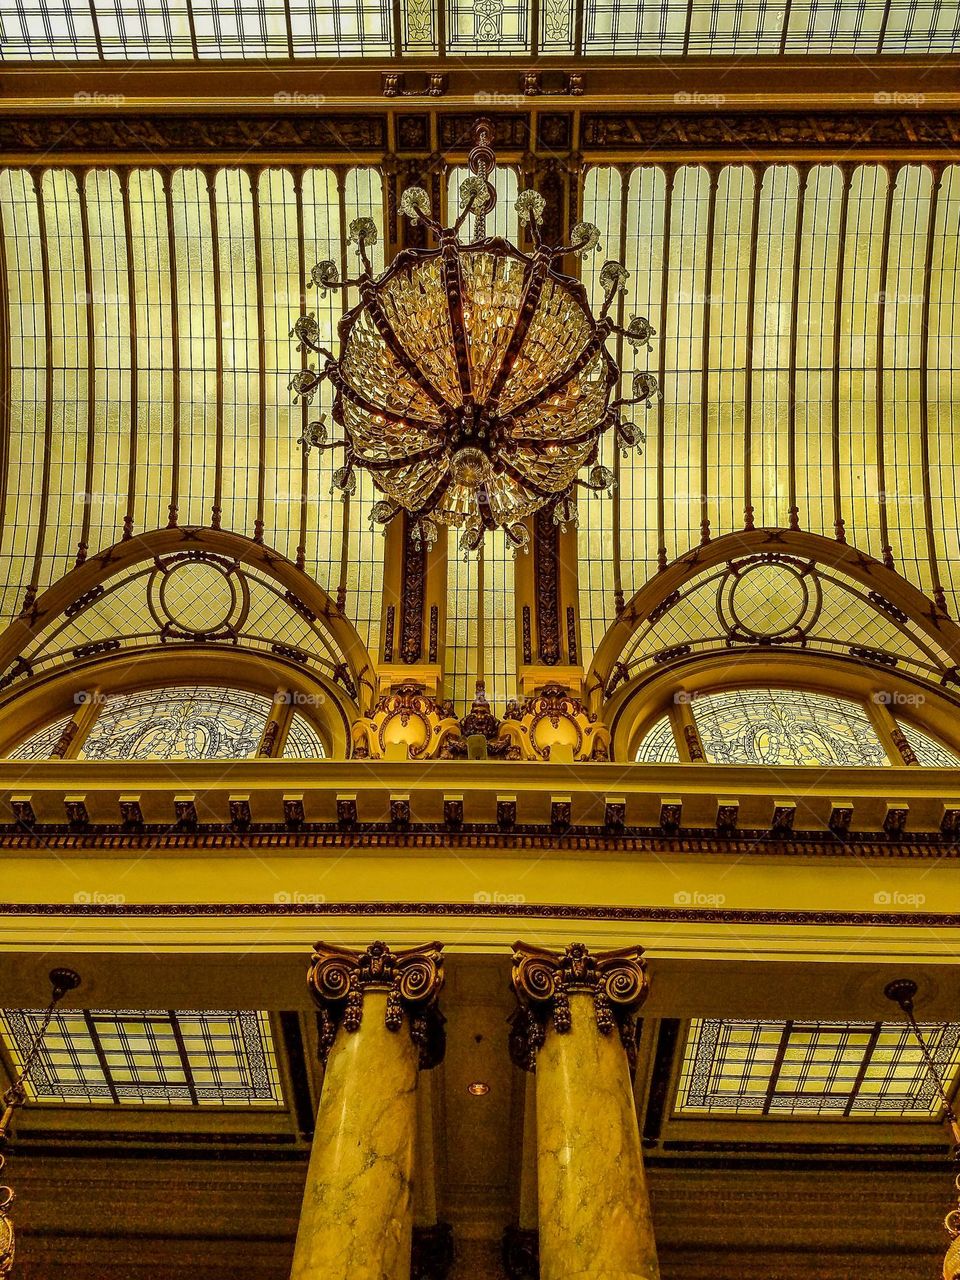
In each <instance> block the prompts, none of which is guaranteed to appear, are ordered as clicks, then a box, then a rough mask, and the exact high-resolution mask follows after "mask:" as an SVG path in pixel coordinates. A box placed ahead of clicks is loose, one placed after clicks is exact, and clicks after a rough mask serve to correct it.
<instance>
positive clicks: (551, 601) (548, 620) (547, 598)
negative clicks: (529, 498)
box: [533, 507, 560, 667]
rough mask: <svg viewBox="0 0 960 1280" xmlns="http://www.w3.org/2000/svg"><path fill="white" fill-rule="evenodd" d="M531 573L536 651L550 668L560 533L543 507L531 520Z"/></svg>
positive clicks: (555, 654) (556, 629)
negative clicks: (533, 591)
mask: <svg viewBox="0 0 960 1280" xmlns="http://www.w3.org/2000/svg"><path fill="white" fill-rule="evenodd" d="M533 573H534V578H535V580H536V608H537V652H538V654H539V657H540V661H541V662H543V663H545V664H546V666H548V667H554V666H556V664H557V663H558V662H559V661H560V530H559V529H558V528H557V526H556V525H555V524H554V523H553V512H552V511H550V510H548V509H547V508H546V507H542V508H541V509H540V510H539V511H538V512H537V514H536V515H535V516H534V519H533Z"/></svg>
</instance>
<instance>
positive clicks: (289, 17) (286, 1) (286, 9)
mask: <svg viewBox="0 0 960 1280" xmlns="http://www.w3.org/2000/svg"><path fill="white" fill-rule="evenodd" d="M283 21H284V27H285V30H286V33H287V56H288V57H289V59H290V61H291V62H292V61H293V59H294V57H295V56H296V55H295V54H294V52H293V14H292V13H291V12H290V0H283Z"/></svg>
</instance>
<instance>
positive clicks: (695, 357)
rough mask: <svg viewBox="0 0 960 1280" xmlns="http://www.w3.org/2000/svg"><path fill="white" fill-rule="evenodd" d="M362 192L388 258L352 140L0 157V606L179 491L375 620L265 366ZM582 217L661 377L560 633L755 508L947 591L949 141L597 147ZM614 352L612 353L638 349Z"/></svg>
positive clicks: (506, 589)
mask: <svg viewBox="0 0 960 1280" xmlns="http://www.w3.org/2000/svg"><path fill="white" fill-rule="evenodd" d="M456 177H457V175H456V174H455V173H454V174H451V181H453V182H455V181H456ZM499 179H500V182H501V184H503V185H504V191H505V195H504V198H503V199H502V201H501V205H500V208H499V210H498V215H497V216H498V218H500V219H501V221H502V223H503V225H502V226H501V225H500V224H499V223H498V226H497V229H498V230H501V231H507V232H509V233H511V234H512V231H513V220H514V219H515V214H514V212H513V209H512V199H511V198H510V195H509V192H506V187H507V186H511V189H512V184H514V183H515V178H514V175H513V173H512V172H511V171H510V170H509V168H507V167H505V168H503V169H502V170H501V172H500V175H499ZM358 214H359V215H367V216H371V217H373V218H374V219H375V221H376V222H377V224H378V226H379V227H380V229H381V235H380V243H379V244H378V245H377V247H376V252H377V253H379V254H381V255H382V251H383V227H384V211H383V187H382V182H381V177H380V174H379V172H378V171H377V170H376V169H374V168H371V167H355V168H350V169H338V170H334V169H332V168H310V167H305V168H300V167H292V166H287V167H281V166H272V167H265V168H262V169H239V168H220V169H214V168H210V169H205V168H201V167H192V166H186V167H181V168H174V169H172V170H165V171H161V170H160V169H153V168H139V169H137V168H135V169H131V170H128V169H108V168H102V169H91V170H89V171H87V172H86V173H77V172H75V171H72V170H67V169H55V168H51V169H47V170H41V169H35V170H29V171H28V170H23V169H12V170H5V171H0V219H2V232H3V234H2V240H0V248H2V253H3V259H2V262H0V280H2V284H3V288H4V290H5V294H6V299H7V305H6V308H5V310H6V315H7V320H8V325H9V344H8V345H4V346H3V351H4V354H5V355H6V358H7V359H9V367H8V369H7V370H5V371H4V373H5V376H6V377H7V379H8V383H7V385H9V386H10V388H11V395H10V397H9V398H8V400H7V401H6V404H5V406H4V416H3V420H2V422H0V498H2V516H3V529H2V535H0V569H2V574H3V579H2V586H0V621H2V620H9V619H11V618H12V617H14V616H16V614H17V613H18V612H19V609H20V608H21V606H22V604H23V600H24V598H25V595H26V592H27V590H28V588H29V587H30V586H35V587H38V588H41V589H42V588H43V587H44V586H46V585H48V584H49V583H50V582H51V581H53V580H55V579H56V578H58V577H60V576H61V575H62V574H63V573H65V572H66V571H67V570H68V569H70V568H71V567H72V566H73V564H74V562H75V560H76V559H77V556H78V554H79V555H80V557H81V558H82V557H84V556H89V555H92V554H93V553H94V552H96V551H97V550H98V549H100V548H102V547H105V546H108V545H110V544H111V543H113V542H115V541H117V540H118V539H119V538H120V537H121V535H122V533H123V530H124V524H125V519H127V521H128V524H129V528H130V529H131V530H132V531H133V532H134V533H140V532H143V531H146V530H149V529H154V528H158V527H164V526H166V525H167V523H168V521H169V520H170V518H171V509H174V511H175V515H176V518H177V519H178V520H179V522H180V523H181V524H205V525H210V524H216V523H218V522H219V524H220V525H221V526H222V528H224V529H228V530H233V531H237V532H239V533H242V534H246V535H248V536H261V537H262V538H263V541H264V542H265V543H266V544H267V545H268V546H271V547H275V548H276V549H278V550H279V551H281V552H282V553H283V554H284V555H286V556H288V557H289V558H290V559H291V560H294V561H299V562H301V563H302V564H303V567H304V568H305V569H306V570H307V572H308V573H310V574H311V576H313V577H314V578H316V580H317V581H318V582H320V584H321V585H322V586H324V587H325V588H326V589H327V590H328V591H330V593H331V595H333V596H336V595H337V594H338V592H342V593H343V597H344V599H345V608H346V613H347V616H348V617H349V618H350V619H351V621H353V622H355V623H356V624H357V626H358V628H359V630H360V633H361V635H362V636H363V638H364V639H365V640H367V641H368V642H369V643H371V645H372V646H373V647H375V645H376V635H377V627H378V624H379V614H380V604H381V581H382V580H381V573H380V569H379V561H380V559H381V557H382V553H383V540H382V538H381V537H380V535H379V534H378V533H374V532H373V531H372V530H371V528H370V525H369V523H368V520H367V515H368V510H369V490H370V481H369V479H368V478H366V477H364V478H363V479H362V480H361V491H360V492H359V493H358V495H357V496H356V497H355V498H353V499H352V500H351V501H350V502H348V503H347V504H346V505H344V504H342V503H341V502H340V500H339V497H334V495H333V494H332V493H331V484H330V478H331V473H332V470H333V468H334V467H336V466H337V465H339V464H338V462H337V460H336V459H335V457H333V456H331V455H330V454H325V455H323V458H322V460H321V461H320V462H319V464H318V461H317V458H316V455H315V456H314V457H313V458H311V459H310V460H309V461H305V460H304V459H303V458H302V456H301V453H300V450H299V449H298V447H297V444H296V440H297V436H298V435H299V434H300V431H301V428H302V419H301V415H300V410H299V409H295V408H294V407H293V406H292V404H291V397H290V392H289V391H288V388H287V383H288V381H289V377H290V372H291V369H292V368H293V367H294V365H295V362H296V360H297V357H296V356H295V353H294V348H293V343H292V341H291V339H290V337H289V331H290V326H291V324H292V321H293V319H294V318H295V316H296V315H297V313H298V312H299V310H300V306H301V283H300V282H301V280H302V279H303V278H304V275H305V272H306V270H307V269H308V268H309V266H310V265H312V263H313V262H314V261H316V260H317V259H319V258H326V257H332V258H334V259H335V260H337V261H338V262H339V263H340V264H341V269H342V270H343V272H344V274H348V273H349V272H348V268H349V265H350V263H349V258H348V249H347V245H346V239H347V232H346V228H347V224H348V223H349V221H350V219H352V218H353V217H355V216H357V215H358ZM583 214H584V215H585V216H586V217H587V218H589V219H591V220H593V221H596V222H597V223H598V224H599V225H600V227H601V229H602V231H603V245H602V252H599V253H596V254H593V255H591V256H590V257H589V258H588V259H587V260H586V262H585V264H584V277H585V281H586V284H587V286H588V288H589V289H591V291H592V292H593V294H594V297H595V299H596V300H597V301H599V293H600V290H599V282H598V276H599V270H600V267H601V265H602V263H603V261H604V260H605V259H606V258H607V257H616V256H618V255H623V257H624V259H625V261H626V264H627V267H628V268H629V270H630V271H631V273H632V274H631V278H630V280H629V281H628V284H627V293H626V295H625V300H624V310H625V315H626V318H629V314H631V313H633V312H634V311H636V312H637V313H640V314H646V315H649V316H650V317H651V319H652V321H653V323H654V324H655V326H656V328H657V329H658V330H659V331H660V335H661V336H660V337H659V338H658V339H657V340H656V342H655V344H654V350H653V352H652V353H650V354H649V355H648V354H647V353H646V352H643V353H641V357H640V358H641V361H642V365H643V367H647V368H650V369H652V370H653V371H654V372H656V373H657V374H658V376H659V377H660V380H661V382H662V384H663V388H664V398H663V400H662V401H660V402H659V403H658V404H657V405H656V407H655V408H654V409H652V410H651V411H650V412H648V413H643V412H642V411H641V418H640V419H639V420H641V425H643V426H644V427H645V429H646V433H647V438H648V443H647V448H646V452H645V454H644V456H642V457H641V456H638V455H636V454H631V455H630V457H628V458H626V459H621V458H620V457H619V455H617V456H614V454H615V450H614V449H613V447H612V441H609V440H608V441H606V442H605V444H604V449H605V455H604V456H603V457H602V459H601V460H602V461H604V462H606V463H608V464H609V465H611V466H613V467H615V468H616V469H617V471H618V473H619V488H618V489H617V491H616V494H615V497H614V499H613V501H612V502H611V501H610V500H609V499H606V498H604V499H601V498H596V497H592V496H591V497H586V498H585V499H584V500H583V501H582V502H581V504H580V506H581V528H580V583H581V604H582V612H583V649H584V655H583V656H584V660H585V661H589V658H590V655H591V653H592V651H593V648H594V647H595V645H596V643H597V642H598V641H599V638H600V636H601V635H602V634H603V632H604V631H605V630H606V628H607V627H608V626H609V625H610V623H611V622H612V621H613V620H614V618H615V617H616V601H617V593H618V592H622V593H623V595H624V596H625V597H626V598H628V599H629V597H630V595H631V594H632V593H633V592H634V591H635V590H636V589H638V588H639V587H640V586H641V585H642V584H643V583H644V582H646V581H647V580H649V579H650V578H651V577H652V576H654V575H655V574H656V572H657V570H658V568H659V567H660V566H661V565H662V564H664V563H666V562H668V561H671V560H673V559H674V558H675V557H677V556H678V555H680V554H682V553H683V552H685V551H687V550H688V549H689V548H690V547H693V546H697V545H698V544H699V543H700V541H701V539H702V538H703V537H704V535H705V534H707V535H708V536H710V537H711V538H716V537H718V536H720V535H721V534H724V533H727V532H731V531H735V530H738V529H742V528H743V527H744V523H745V521H747V520H748V519H751V518H752V520H753V522H754V523H755V524H756V525H757V526H758V527H760V526H765V525H777V526H781V527H784V526H786V527H789V526H790V525H791V524H795V525H796V526H797V527H799V528H802V529H807V530H810V531H813V532H816V533H821V534H824V535H826V536H827V537H829V538H833V537H835V536H836V533H837V531H838V530H839V531H840V533H841V535H842V536H844V537H845V538H846V540H847V541H848V542H849V543H852V544H854V545H855V546H857V547H859V548H861V549H863V550H864V551H866V552H869V553H870V554H872V555H874V556H875V557H877V558H884V557H885V558H887V560H888V562H889V563H891V564H892V565H893V566H895V567H896V568H897V569H898V570H899V571H900V572H901V573H903V574H904V575H905V576H906V577H907V578H909V579H910V580H911V581H912V582H914V583H915V584H916V585H917V586H919V587H920V588H921V589H922V590H924V591H925V592H926V593H927V594H928V595H930V596H938V595H940V594H941V593H942V598H943V600H944V602H945V603H946V604H947V606H948V608H949V610H950V612H951V614H952V615H953V616H956V614H957V612H958V605H960V518H958V502H957V497H958V473H960V462H958V456H957V449H956V443H955V430H956V428H955V421H956V406H957V402H958V399H960V371H958V368H957V362H956V352H957V350H958V349H960V333H958V329H960V301H958V299H960V272H958V254H957V247H958V241H960V166H956V165H952V166H946V167H945V168H944V169H943V171H942V174H941V173H939V172H935V171H934V170H933V168H931V167H929V166H926V165H922V164H903V165H901V166H899V167H896V166H890V167H889V168H888V167H887V166H886V165H881V164H873V163H869V164H864V165H860V166H853V165H849V166H844V167H841V166H839V165H836V164H817V165H811V166H800V165H796V164H766V165H759V164H758V165H756V166H751V165H742V164H729V165H724V166H717V167H715V168H712V169H708V168H707V167H705V166H703V165H696V164H673V165H647V166H641V167H637V168H635V169H633V170H632V171H629V170H625V169H624V170H621V169H619V168H616V169H614V168H610V167H597V168H592V169H590V170H589V171H588V173H587V175H586V179H585V184H584V197H583ZM381 260H382V259H381ZM348 302H350V303H351V304H352V302H353V298H348ZM306 305H307V306H308V307H309V308H312V309H315V310H316V312H317V315H318V319H319V320H320V322H321V324H322V326H323V330H324V338H325V340H327V341H329V340H330V338H331V337H332V335H333V330H334V326H335V323H336V320H337V318H338V308H339V300H336V301H335V300H333V299H331V298H326V299H322V298H319V297H318V296H317V294H316V292H315V291H312V290H311V291H310V292H309V293H307V295H306ZM218 335H219V336H218ZM621 356H622V363H623V365H624V366H625V369H626V372H627V373H631V372H632V371H633V369H634V361H635V359H636V357H634V355H633V354H632V352H631V351H630V350H629V349H627V350H625V351H623V352H622V353H621ZM319 407H320V409H321V411H326V412H327V413H329V409H330V406H329V403H327V402H326V401H325V400H324V399H323V397H321V401H320V404H319ZM489 541H490V544H491V545H490V548H489V557H488V560H487V564H486V567H485V571H484V575H483V582H484V594H485V599H486V605H485V608H484V616H483V618H482V619H481V618H480V617H479V614H478V610H477V604H476V594H477V590H478V583H479V574H478V570H477V566H476V565H475V564H471V565H464V564H463V563H462V561H460V560H459V559H457V558H456V556H453V555H452V556H451V557H450V570H449V573H450V588H451V595H450V601H451V609H450V613H449V618H450V621H449V633H450V634H449V637H448V639H449V643H450V656H449V661H448V664H447V666H448V671H449V672H451V673H452V674H453V677H454V683H455V685H456V691H457V697H458V700H459V701H461V702H462V701H464V700H465V699H466V698H467V697H468V696H469V694H470V692H471V674H472V672H473V663H474V659H473V657H472V655H471V651H475V649H476V641H475V636H476V630H477V628H478V627H480V626H482V628H483V632H484V643H485V647H486V651H487V655H488V658H487V668H488V669H487V674H488V677H489V680H490V681H492V687H491V688H490V689H489V691H490V692H491V694H492V696H494V695H495V696H496V700H497V701H498V702H499V703H501V704H502V701H503V698H504V697H505V696H508V695H512V693H513V692H514V690H513V688H512V687H511V685H512V682H513V664H514V662H515V644H514V637H513V635H512V630H513V627H512V622H511V617H512V615H511V613H510V608H511V605H512V582H513V563H512V561H508V560H507V559H506V558H503V557H501V555H500V549H499V544H497V547H494V545H493V539H490V540H489ZM460 597H463V599H462V600H461V604H460V605H458V604H456V600H458V599H460ZM468 600H469V601H471V602H472V604H468V603H466V602H467V601H468ZM461 605H462V607H461ZM464 623H465V624H466V625H465V626H464V625H461V624H464ZM850 625H851V626H852V625H853V624H852V623H851V624H850Z"/></svg>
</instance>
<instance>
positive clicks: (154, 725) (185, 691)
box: [79, 685, 270, 760]
mask: <svg viewBox="0 0 960 1280" xmlns="http://www.w3.org/2000/svg"><path fill="white" fill-rule="evenodd" d="M269 714H270V699H269V698H266V697H264V696H263V695H262V694H259V693H248V692H247V691H246V690H244V689H226V688H219V687H214V686H204V685H193V686H186V685H185V686H182V687H174V688H163V689H146V690H142V691H140V692H137V693H120V694H113V695H111V696H110V697H108V698H107V699H106V702H105V703H104V706H103V710H102V711H101V712H100V715H99V716H98V717H97V720H96V723H95V724H94V726H93V728H92V730H91V731H90V734H89V736H88V737H87V739H86V741H85V742H84V744H83V746H82V748H81V750H80V752H79V759H81V760H214V759H221V760H243V759H246V758H247V757H249V756H252V755H253V754H254V753H255V752H256V750H257V747H258V745H259V742H260V737H261V734H262V733H263V730H264V728H265V726H266V723H267V718H268V716H269Z"/></svg>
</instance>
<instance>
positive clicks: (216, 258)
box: [204, 169, 223, 529]
mask: <svg viewBox="0 0 960 1280" xmlns="http://www.w3.org/2000/svg"><path fill="white" fill-rule="evenodd" d="M216 174H217V171H216V170H215V169H206V170H205V171H204V177H205V178H206V182H207V200H208V203H209V206H210V240H211V244H212V255H211V264H212V265H211V273H210V278H211V283H212V287H213V327H214V331H215V336H214V342H215V350H216V357H215V359H216V380H217V403H216V410H215V412H216V441H215V443H214V463H213V508H212V510H211V512H210V526H211V528H213V529H219V528H220V518H221V514H222V511H223V296H222V292H221V290H222V281H221V275H220V223H219V217H218V212H217V191H216Z"/></svg>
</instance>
